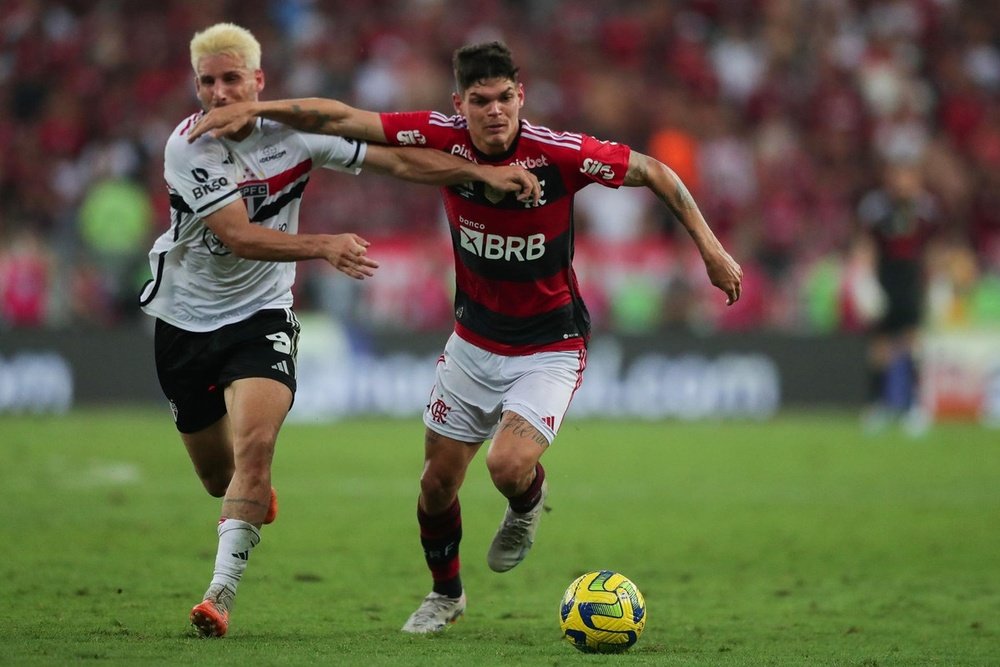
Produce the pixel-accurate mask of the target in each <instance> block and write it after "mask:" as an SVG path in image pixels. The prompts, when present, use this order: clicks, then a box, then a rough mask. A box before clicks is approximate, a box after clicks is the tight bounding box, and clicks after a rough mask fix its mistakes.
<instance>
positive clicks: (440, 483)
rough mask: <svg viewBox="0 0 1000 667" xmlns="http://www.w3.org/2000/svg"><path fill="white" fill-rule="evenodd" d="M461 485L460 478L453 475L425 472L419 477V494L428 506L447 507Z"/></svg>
mask: <svg viewBox="0 0 1000 667" xmlns="http://www.w3.org/2000/svg"><path fill="white" fill-rule="evenodd" d="M461 484H462V481H461V478H460V477H457V476H455V475H452V474H449V473H447V472H440V473H437V472H432V471H429V470H425V471H424V474H423V475H421V476H420V493H421V494H422V495H423V497H424V501H425V502H426V503H427V504H428V506H432V507H440V506H447V505H448V504H450V501H451V500H452V499H454V497H455V496H456V495H457V494H458V488H459V487H460V486H461Z"/></svg>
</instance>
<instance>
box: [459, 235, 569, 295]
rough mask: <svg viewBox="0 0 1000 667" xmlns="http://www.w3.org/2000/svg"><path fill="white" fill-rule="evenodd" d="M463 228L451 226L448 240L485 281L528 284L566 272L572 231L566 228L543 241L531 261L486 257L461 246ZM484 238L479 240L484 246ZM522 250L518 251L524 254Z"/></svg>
mask: <svg viewBox="0 0 1000 667" xmlns="http://www.w3.org/2000/svg"><path fill="white" fill-rule="evenodd" d="M464 231H465V229H464V228H455V227H452V228H451V241H452V243H453V244H454V247H455V248H456V249H457V251H458V254H459V261H461V262H462V264H463V265H464V266H465V267H466V268H468V269H469V271H471V272H472V273H475V274H476V275H477V276H481V277H483V278H485V279H486V280H507V281H510V282H516V283H527V282H531V281H533V280H539V279H541V278H547V277H549V276H551V275H554V274H556V273H559V272H560V271H565V270H566V268H567V267H568V266H569V264H570V261H571V260H570V244H571V242H572V238H573V237H572V234H571V233H570V231H569V230H567V231H566V232H565V233H563V234H560V235H559V236H557V237H556V238H554V239H550V240H549V241H548V242H547V243H546V244H545V254H544V255H542V256H541V257H539V258H538V259H533V260H530V261H517V260H509V261H508V260H504V259H500V258H496V259H488V258H486V257H482V256H480V255H477V254H475V253H473V252H471V251H469V250H467V249H466V248H464V247H462V233H463V232H464ZM485 244H486V239H481V240H480V241H479V246H480V247H483V246H484V245H485ZM524 252H525V251H524V250H522V251H521V254H522V255H523V254H524Z"/></svg>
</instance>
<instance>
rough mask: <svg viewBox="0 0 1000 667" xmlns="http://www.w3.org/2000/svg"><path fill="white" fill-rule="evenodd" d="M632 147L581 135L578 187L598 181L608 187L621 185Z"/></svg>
mask: <svg viewBox="0 0 1000 667" xmlns="http://www.w3.org/2000/svg"><path fill="white" fill-rule="evenodd" d="M631 155H632V149H631V148H629V147H628V146H627V145H625V144H619V143H615V142H613V141H601V140H600V139H595V138H594V137H591V136H589V135H583V141H582V142H581V144H580V152H579V156H580V164H579V165H577V167H578V170H577V179H578V180H579V186H578V188H582V187H583V186H585V185H587V184H589V183H600V184H601V185H604V186H606V187H609V188H618V187H621V185H622V183H624V182H625V172H626V171H628V161H629V157H631Z"/></svg>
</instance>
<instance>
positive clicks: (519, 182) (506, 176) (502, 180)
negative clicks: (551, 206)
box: [482, 165, 542, 204]
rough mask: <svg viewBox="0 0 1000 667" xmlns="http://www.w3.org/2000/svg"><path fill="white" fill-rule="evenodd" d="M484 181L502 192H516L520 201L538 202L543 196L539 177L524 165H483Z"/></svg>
mask: <svg viewBox="0 0 1000 667" xmlns="http://www.w3.org/2000/svg"><path fill="white" fill-rule="evenodd" d="M482 173H483V182H485V183H486V185H487V186H489V187H492V188H495V189H497V190H500V191H501V192H514V193H516V195H517V200H518V201H523V202H531V203H532V204H537V203H538V200H539V199H540V198H541V196H542V186H541V185H540V184H539V183H538V178H537V177H536V176H535V175H534V174H532V173H531V172H530V171H528V170H527V169H525V168H524V167H517V166H513V165H512V166H509V167H483V169H482Z"/></svg>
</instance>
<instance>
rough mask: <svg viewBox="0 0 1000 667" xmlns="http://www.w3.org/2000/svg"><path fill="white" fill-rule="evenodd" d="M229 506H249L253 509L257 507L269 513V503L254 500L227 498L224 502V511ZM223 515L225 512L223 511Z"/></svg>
mask: <svg viewBox="0 0 1000 667" xmlns="http://www.w3.org/2000/svg"><path fill="white" fill-rule="evenodd" d="M227 505H237V506H242V507H244V508H245V507H246V506H247V505H249V506H251V507H257V508H260V509H263V510H264V511H265V512H266V511H267V508H268V503H262V502H260V501H258V500H253V499H252V498H226V499H225V500H223V501H222V507H223V510H225V507H226V506H227ZM223 513H225V512H224V511H223Z"/></svg>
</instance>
